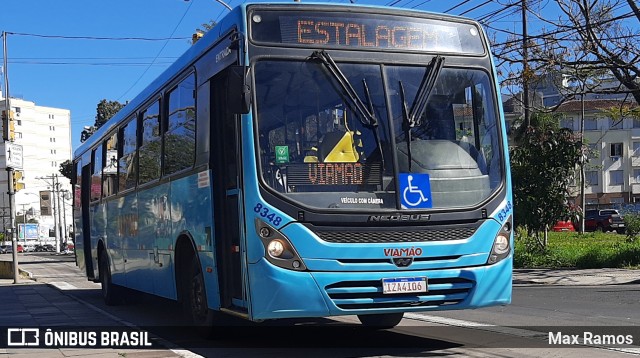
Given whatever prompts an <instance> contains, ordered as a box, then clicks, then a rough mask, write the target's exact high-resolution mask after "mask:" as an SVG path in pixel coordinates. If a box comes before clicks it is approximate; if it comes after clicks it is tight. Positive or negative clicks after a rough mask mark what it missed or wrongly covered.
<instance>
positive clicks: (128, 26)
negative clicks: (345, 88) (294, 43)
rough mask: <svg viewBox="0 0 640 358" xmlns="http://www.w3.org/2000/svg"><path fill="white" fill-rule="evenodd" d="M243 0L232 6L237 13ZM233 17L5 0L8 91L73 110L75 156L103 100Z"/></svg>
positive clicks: (189, 9)
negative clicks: (207, 26) (207, 27)
mask: <svg viewBox="0 0 640 358" xmlns="http://www.w3.org/2000/svg"><path fill="white" fill-rule="evenodd" d="M243 1H244V0H227V3H228V4H229V5H230V6H231V7H235V6H237V5H239V4H241V3H242V2H243ZM291 1H293V0H291ZM301 1H302V2H305V0H301ZM510 1H512V0H501V1H500V2H502V3H503V4H504V3H505V2H510ZM328 2H333V3H349V2H350V0H329V1H328ZM356 2H357V3H359V4H374V5H390V6H394V7H405V8H417V9H421V10H429V11H435V12H445V11H446V12H448V13H450V14H454V15H463V16H466V17H471V18H474V19H481V18H483V17H485V16H487V15H490V14H491V13H492V12H494V11H496V10H500V9H503V8H504V5H501V4H500V3H498V0H493V1H492V0H489V1H486V0H458V1H451V0H356ZM457 4H460V6H458V7H455V6H456V5H457ZM454 7H455V8H454ZM227 12H228V11H227V10H226V8H225V7H224V6H222V5H221V4H219V3H218V2H217V1H215V0H126V1H125V0H91V1H87V0H57V1H51V0H2V9H1V10H0V31H6V32H8V33H9V35H8V36H7V48H8V50H7V54H8V56H7V58H8V66H7V69H6V73H7V74H8V78H9V93H10V95H11V97H18V98H22V99H24V100H27V101H33V102H35V103H36V105H39V106H47V107H56V108H64V109H69V110H70V111H71V132H72V146H73V149H74V150H75V149H76V148H77V147H78V146H79V145H80V133H81V131H82V129H83V127H84V126H90V125H93V123H94V121H95V115H96V106H97V104H98V102H100V100H102V99H107V100H117V101H119V102H122V103H125V102H126V101H129V100H131V99H133V98H134V97H135V95H136V94H137V93H138V92H140V91H141V90H143V89H144V88H145V87H146V86H147V85H148V84H149V83H150V82H151V81H152V80H153V79H155V78H156V77H157V76H158V75H159V74H161V73H162V71H164V69H166V67H168V66H169V65H170V64H171V63H172V62H173V61H175V60H176V59H177V58H178V57H179V56H180V55H181V54H182V53H183V52H184V51H186V49H187V48H188V47H189V46H190V38H191V36H192V34H193V33H194V32H195V30H196V29H198V28H202V24H204V23H209V22H210V21H211V20H216V19H219V18H221V17H222V16H224V15H225V14H226V13H227ZM512 12H514V13H513V14H511V13H512ZM510 14H511V15H510ZM533 21H535V20H533ZM492 25H494V26H499V27H501V28H505V29H508V30H510V31H514V30H515V31H519V29H520V27H521V21H520V15H519V12H517V9H516V7H514V8H513V10H511V9H510V10H509V11H505V12H503V13H502V14H501V15H500V16H496V17H494V18H493V19H492ZM125 38H128V39H125ZM131 38H135V39H131ZM169 38H172V39H169ZM0 52H1V49H0ZM2 56H3V57H4V54H2Z"/></svg>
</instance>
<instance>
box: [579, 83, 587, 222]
mask: <svg viewBox="0 0 640 358" xmlns="http://www.w3.org/2000/svg"><path fill="white" fill-rule="evenodd" d="M581 90H582V92H581V93H580V106H581V112H580V140H581V141H582V145H584V82H582V83H581ZM586 161H587V158H585V156H584V154H583V155H582V157H581V158H580V206H581V207H582V208H581V214H582V215H580V216H581V217H580V234H584V215H585V212H586V210H587V203H586V201H587V199H586V194H585V184H586V183H585V182H586V175H587V173H586V172H585V168H584V167H585V162H586Z"/></svg>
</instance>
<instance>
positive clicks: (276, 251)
mask: <svg viewBox="0 0 640 358" xmlns="http://www.w3.org/2000/svg"><path fill="white" fill-rule="evenodd" d="M267 251H268V252H269V255H271V256H272V257H280V255H282V253H283V252H284V244H282V241H280V240H272V241H271V242H269V245H268V246H267Z"/></svg>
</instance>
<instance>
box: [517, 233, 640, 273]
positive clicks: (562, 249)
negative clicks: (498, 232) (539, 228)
mask: <svg viewBox="0 0 640 358" xmlns="http://www.w3.org/2000/svg"><path fill="white" fill-rule="evenodd" d="M523 235H524V236H526V235H527V234H526V233H525V232H524V231H522V232H516V242H515V256H514V267H516V268H543V267H544V268H580V269H587V268H639V267H640V241H635V242H628V241H627V240H626V238H625V236H623V235H618V234H613V233H586V234H583V235H580V234H578V233H566V232H563V233H560V232H552V233H549V245H548V246H547V247H546V248H545V249H543V250H531V249H530V248H528V247H527V244H526V243H527V240H531V239H532V238H530V237H529V238H526V237H524V236H523Z"/></svg>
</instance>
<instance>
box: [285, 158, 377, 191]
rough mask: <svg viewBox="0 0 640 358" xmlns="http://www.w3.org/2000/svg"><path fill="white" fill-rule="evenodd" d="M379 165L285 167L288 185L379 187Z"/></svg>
mask: <svg viewBox="0 0 640 358" xmlns="http://www.w3.org/2000/svg"><path fill="white" fill-rule="evenodd" d="M381 172H382V171H381V166H380V164H379V163H369V164H361V163H305V164H289V165H287V183H288V184H289V185H313V186H316V185H379V184H380V183H381V181H382V179H381Z"/></svg>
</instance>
